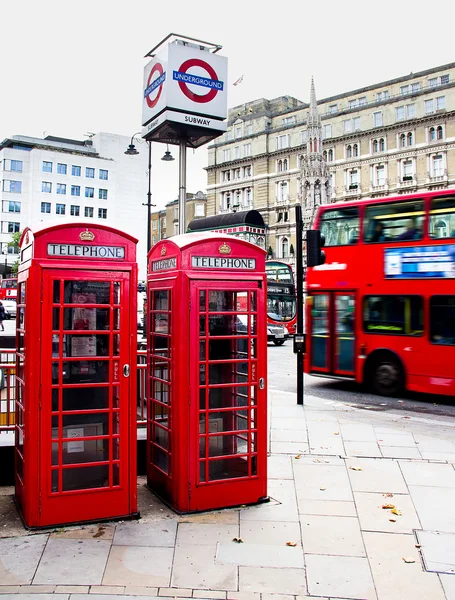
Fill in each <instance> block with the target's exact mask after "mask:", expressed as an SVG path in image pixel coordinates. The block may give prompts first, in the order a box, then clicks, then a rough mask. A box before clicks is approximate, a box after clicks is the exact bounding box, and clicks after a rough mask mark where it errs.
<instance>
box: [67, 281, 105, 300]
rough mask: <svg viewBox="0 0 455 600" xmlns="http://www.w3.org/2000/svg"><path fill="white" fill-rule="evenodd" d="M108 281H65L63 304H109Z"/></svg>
mask: <svg viewBox="0 0 455 600" xmlns="http://www.w3.org/2000/svg"><path fill="white" fill-rule="evenodd" d="M110 291H111V284H110V283H109V281H65V282H64V297H65V304H110V301H111V299H110Z"/></svg>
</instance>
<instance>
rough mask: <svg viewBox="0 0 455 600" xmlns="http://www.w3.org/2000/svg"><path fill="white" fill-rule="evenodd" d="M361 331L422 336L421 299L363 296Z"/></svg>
mask: <svg viewBox="0 0 455 600" xmlns="http://www.w3.org/2000/svg"><path fill="white" fill-rule="evenodd" d="M363 329H364V331H366V332H367V333H376V334H378V333H379V334H382V335H414V336H419V335H422V334H423V299H422V297H421V296H365V298H364V303H363Z"/></svg>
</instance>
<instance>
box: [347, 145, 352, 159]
mask: <svg viewBox="0 0 455 600" xmlns="http://www.w3.org/2000/svg"><path fill="white" fill-rule="evenodd" d="M346 158H352V146H351V144H348V145H347V146H346Z"/></svg>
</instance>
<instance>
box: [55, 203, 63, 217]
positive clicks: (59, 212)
mask: <svg viewBox="0 0 455 600" xmlns="http://www.w3.org/2000/svg"><path fill="white" fill-rule="evenodd" d="M65 211H66V204H56V205H55V214H56V215H64V214H65Z"/></svg>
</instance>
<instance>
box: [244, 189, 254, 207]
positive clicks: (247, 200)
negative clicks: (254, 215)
mask: <svg viewBox="0 0 455 600" xmlns="http://www.w3.org/2000/svg"><path fill="white" fill-rule="evenodd" d="M252 200H253V199H252V196H251V188H246V190H245V207H246V208H248V207H250V206H252Z"/></svg>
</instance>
